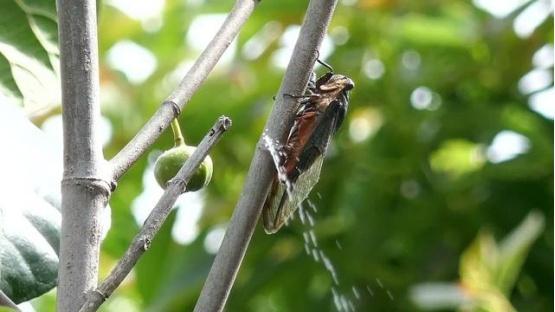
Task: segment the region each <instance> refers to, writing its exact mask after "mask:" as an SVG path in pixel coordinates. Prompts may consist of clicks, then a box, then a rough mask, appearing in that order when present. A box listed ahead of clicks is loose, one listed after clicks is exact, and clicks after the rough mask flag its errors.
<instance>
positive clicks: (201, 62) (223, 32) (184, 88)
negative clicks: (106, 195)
mask: <svg viewBox="0 0 555 312" xmlns="http://www.w3.org/2000/svg"><path fill="white" fill-rule="evenodd" d="M258 2H259V1H258V0H237V2H236V3H235V6H234V7H233V9H232V10H231V12H230V13H229V15H228V16H227V18H226V20H225V21H224V23H223V24H222V26H221V27H220V29H219V30H218V33H217V34H216V35H215V36H214V38H213V39H212V41H210V43H209V44H208V46H207V47H206V49H205V50H204V51H203V52H202V54H201V55H200V56H199V58H198V59H197V61H196V62H195V64H194V65H193V67H191V69H189V71H188V72H187V74H185V77H183V79H182V80H181V83H180V84H179V86H178V87H177V89H176V90H174V92H173V93H172V94H171V95H170V96H169V97H168V98H167V99H166V100H165V101H164V102H163V103H162V106H161V107H160V108H159V109H158V111H157V112H156V113H155V114H154V116H152V118H150V120H149V121H148V122H147V123H146V124H145V125H144V126H143V128H142V129H141V130H140V131H139V132H138V133H137V135H135V137H134V138H133V139H132V140H131V141H130V142H129V143H128V144H127V145H126V146H125V147H124V148H123V149H122V150H121V151H120V152H119V153H118V154H117V155H116V156H115V157H114V158H113V159H112V160H111V161H110V163H111V164H112V166H113V170H114V172H113V175H114V177H113V179H114V180H115V181H117V180H119V178H121V176H122V175H123V174H125V172H126V171H127V170H128V169H129V167H131V165H132V164H133V163H135V161H137V159H138V158H139V157H140V156H141V155H142V154H143V153H144V152H145V151H146V150H147V149H148V147H149V146H150V145H152V143H154V141H155V140H156V139H157V138H158V137H159V136H160V134H162V132H163V131H164V130H165V129H166V128H167V127H168V126H169V124H170V123H171V121H172V120H173V119H174V118H176V117H177V116H178V115H179V114H180V113H181V110H183V108H184V107H185V105H186V104H187V103H188V102H189V100H190V99H191V97H192V95H193V94H194V93H195V92H196V90H197V89H198V88H199V87H200V85H201V84H202V83H203V82H204V80H205V79H206V77H207V76H208V74H209V73H210V71H211V70H212V69H213V68H214V66H215V65H216V63H217V62H218V60H219V59H220V57H221V56H222V54H223V53H224V52H225V50H226V49H227V47H228V46H229V45H230V44H231V42H232V41H233V39H234V38H235V37H236V36H237V33H239V30H240V29H241V27H242V26H243V24H244V23H245V22H246V20H247V19H248V17H249V16H250V15H251V13H252V12H253V11H254V8H255V7H256V4H258Z"/></svg>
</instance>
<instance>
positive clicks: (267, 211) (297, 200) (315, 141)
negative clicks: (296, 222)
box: [262, 61, 354, 234]
mask: <svg viewBox="0 0 555 312" xmlns="http://www.w3.org/2000/svg"><path fill="white" fill-rule="evenodd" d="M319 62H320V61H319ZM320 63H321V64H322V65H324V66H326V67H328V68H329V69H330V72H328V73H326V74H324V75H323V76H322V77H320V78H318V79H317V80H316V79H315V78H314V77H315V76H314V74H313V75H312V77H313V78H311V81H310V82H309V84H308V88H307V94H306V95H302V96H293V97H295V98H299V99H301V101H300V105H299V109H298V110H297V114H296V116H295V121H294V123H293V127H291V130H290V131H289V136H288V138H287V141H286V143H285V144H284V145H283V146H282V148H281V149H282V150H281V152H280V159H279V163H278V164H277V165H278V168H277V169H278V170H279V171H280V172H282V173H283V174H282V175H283V176H285V181H283V180H281V179H280V178H279V175H278V174H277V172H276V174H275V175H274V179H273V181H272V186H271V188H270V192H269V195H268V197H267V198H266V202H265V203H264V209H263V216H262V217H263V222H264V229H265V231H266V233H268V234H271V233H275V232H277V231H278V230H279V229H280V228H281V227H282V226H283V224H285V222H286V221H287V220H288V219H289V217H290V216H291V215H292V214H293V212H295V210H296V209H297V207H298V206H299V205H300V204H301V203H302V202H303V201H304V200H305V199H306V198H307V197H308V194H309V193H310V191H311V190H312V188H313V187H314V185H315V184H316V183H317V182H318V178H319V176H320V170H321V168H322V161H323V158H324V155H325V153H326V150H327V148H328V145H329V142H330V139H331V137H332V135H333V134H335V132H337V130H338V129H339V127H340V126H341V123H342V122H343V119H344V118H345V114H346V113H347V107H348V104H349V91H350V90H351V89H352V88H353V87H354V83H353V81H352V80H351V79H350V78H348V77H346V76H343V75H339V74H334V73H333V70H332V69H331V67H329V66H328V65H327V64H325V63H322V62H320Z"/></svg>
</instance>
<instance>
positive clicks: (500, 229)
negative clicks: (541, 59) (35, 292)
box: [0, 0, 553, 311]
mask: <svg viewBox="0 0 555 312" xmlns="http://www.w3.org/2000/svg"><path fill="white" fill-rule="evenodd" d="M492 1H494V0H492ZM116 2H117V1H107V2H106V3H104V4H103V6H102V7H101V8H100V10H99V14H100V24H99V37H100V43H99V49H100V53H101V94H102V102H103V107H102V110H103V114H104V115H105V116H107V117H109V118H110V120H111V121H112V127H113V137H112V141H111V143H110V144H109V145H108V146H107V147H106V149H105V153H106V156H107V157H108V158H110V157H112V156H113V155H115V153H116V152H117V151H118V150H119V149H121V148H122V147H123V146H124V145H125V144H126V143H127V142H128V141H129V140H130V138H132V137H133V135H134V134H135V133H136V131H137V130H138V129H140V127H141V126H142V125H143V124H144V123H145V122H146V120H147V119H148V118H149V116H151V115H152V113H153V112H155V110H156V109H157V108H158V105H159V104H160V103H161V102H162V101H163V99H164V98H165V97H166V96H167V95H168V94H169V92H171V90H172V88H174V87H175V86H176V84H177V82H178V81H179V80H178V79H176V76H178V75H177V74H179V75H182V74H183V71H182V70H181V69H182V68H186V67H187V63H190V62H192V61H193V60H194V58H195V57H196V56H197V55H198V51H197V50H195V49H194V48H193V47H191V46H190V45H189V44H188V41H186V40H185V38H186V37H188V36H190V34H189V30H190V28H191V26H192V25H193V24H194V21H195V20H197V19H198V18H199V17H200V16H206V14H225V13H226V12H227V11H228V10H229V8H230V7H231V5H232V1H230V0H227V1H210V0H206V1H177V0H167V1H166V3H165V6H164V8H163V11H162V13H161V18H160V19H156V18H154V19H150V20H146V21H139V20H138V19H134V18H131V17H130V16H129V15H126V14H124V13H123V12H121V11H120V10H118V9H116V8H115V6H114V5H111V3H116ZM349 3H350V5H347V4H349ZM306 4H307V2H306V1H297V0H287V1H285V0H284V1H270V0H264V1H262V2H261V3H260V5H259V6H258V8H257V9H256V11H255V12H254V14H253V16H252V17H251V18H250V19H249V21H248V23H247V24H246V26H245V27H244V29H243V30H242V32H241V34H240V35H239V38H238V39H237V46H236V51H235V52H236V53H235V54H234V55H233V56H232V61H230V62H227V63H225V64H223V65H221V66H218V67H217V68H216V70H215V71H214V72H213V73H212V74H211V76H210V78H209V79H208V80H207V82H206V83H205V84H204V85H203V86H202V87H201V89H200V90H199V91H198V92H197V93H196V94H195V95H194V97H193V98H192V100H191V102H190V103H189V104H188V105H187V107H186V108H185V109H184V111H183V114H182V116H181V117H180V123H181V127H182V129H183V130H184V134H185V139H186V141H187V143H188V144H195V143H198V142H199V141H200V139H201V138H202V136H203V135H204V133H205V131H206V130H207V129H208V128H209V127H210V126H211V125H212V123H213V122H214V120H216V118H217V117H218V116H220V115H222V114H225V115H227V116H229V117H231V118H232V119H233V128H232V131H230V132H229V133H228V134H226V136H225V138H224V139H223V140H222V141H221V142H220V143H219V144H218V146H217V147H216V148H215V150H214V151H213V152H212V154H211V156H212V159H213V161H214V176H213V179H212V182H211V184H210V185H209V186H208V188H207V190H206V191H205V193H204V195H205V196H204V198H205V204H204V210H203V214H202V218H201V219H200V221H199V228H200V231H199V234H198V236H197V237H196V239H195V240H194V241H193V242H192V243H190V244H187V245H182V244H178V243H177V242H176V241H174V240H173V239H172V225H173V224H174V223H175V221H174V220H176V219H177V218H176V215H175V214H172V216H171V217H170V218H169V221H168V223H167V224H166V225H165V226H164V228H163V230H162V232H161V233H160V235H159V236H158V237H157V238H156V240H155V241H154V242H153V244H152V249H151V250H149V252H148V253H146V254H145V256H144V257H143V259H141V261H140V262H139V264H138V266H137V268H136V269H135V270H134V273H133V274H132V275H131V276H130V277H129V278H128V280H127V281H126V282H125V283H124V284H123V285H122V287H121V288H120V289H119V290H118V291H117V292H116V293H115V294H114V296H113V297H112V298H111V299H110V300H109V301H108V302H107V303H106V304H105V305H104V306H103V308H102V309H101V310H103V311H189V310H192V307H193V306H194V303H195V300H196V297H197V296H198V293H199V291H200V288H201V287H202V284H203V282H204V279H205V277H206V274H207V272H208V270H209V268H210V265H211V263H212V259H213V255H212V254H211V253H209V252H207V251H206V248H205V246H204V245H205V240H206V239H207V238H209V237H210V235H211V232H212V230H213V229H214V228H216V227H218V226H220V225H222V224H225V222H227V220H229V218H230V216H231V213H232V211H233V208H234V206H235V203H236V201H237V199H238V198H239V195H240V192H241V186H242V184H243V182H244V177H245V174H246V172H247V170H248V167H249V164H250V160H251V157H252V154H253V151H254V147H255V144H256V142H257V139H258V137H259V135H260V133H261V132H262V130H263V125H264V123H265V121H266V117H267V116H268V114H269V112H270V110H271V106H272V96H273V95H275V92H276V91H277V90H278V87H279V83H280V79H281V77H282V76H283V69H282V68H280V67H279V66H276V65H275V61H274V60H275V58H274V56H275V55H276V54H275V53H276V51H279V50H280V49H281V48H282V47H283V44H284V43H283V42H282V41H280V39H279V38H280V37H281V35H282V33H283V32H285V30H286V29H288V27H289V26H291V25H298V24H300V23H301V21H302V18H303V13H304V10H305V9H306ZM523 10H524V7H523V8H520V9H518V10H517V11H515V12H513V13H512V14H510V15H509V16H507V17H505V18H502V19H498V18H494V17H492V16H491V15H490V14H488V13H487V12H484V11H482V10H480V9H478V8H476V7H475V6H474V5H473V3H471V2H470V1H462V0H453V1H437V0H430V1H407V0H397V1H393V0H359V1H342V2H341V3H340V5H339V6H338V8H337V10H336V14H335V16H334V19H333V21H332V25H331V27H330V31H329V34H330V38H331V40H332V41H331V42H332V43H333V44H332V46H333V53H331V55H330V56H329V57H327V58H326V61H327V62H328V63H330V64H332V65H333V66H334V68H335V70H336V71H337V72H339V73H342V74H346V75H348V76H349V77H351V78H352V79H353V80H354V81H355V82H356V88H355V89H354V91H353V92H352V97H351V105H350V108H351V111H350V112H349V115H348V116H347V120H346V122H345V123H344V125H343V129H342V130H341V131H340V132H339V133H338V135H337V137H336V138H335V140H334V143H333V146H332V147H331V150H330V155H329V157H328V158H327V159H326V161H325V163H324V167H323V170H322V176H321V181H320V182H319V184H318V185H317V186H316V188H315V190H314V192H313V195H312V196H311V199H312V201H313V202H314V204H315V206H316V207H317V211H318V213H317V214H315V215H314V218H315V221H316V224H315V226H314V232H315V234H316V237H317V240H318V245H319V247H320V248H321V250H322V251H323V253H325V255H326V256H327V258H329V260H330V261H331V262H332V263H333V266H334V267H335V270H336V272H337V276H338V279H339V285H336V286H334V282H333V279H332V276H331V274H330V273H329V271H328V270H326V269H325V266H324V264H323V263H322V261H321V260H320V262H315V261H314V259H313V257H312V256H307V254H306V253H305V251H304V250H305V247H304V245H305V242H304V239H303V237H304V236H303V233H306V232H307V231H308V226H306V225H302V224H301V223H300V222H299V221H298V220H295V221H294V222H292V223H291V224H290V226H289V227H287V228H285V229H283V230H281V231H280V232H279V233H278V234H276V235H272V236H268V235H265V234H264V232H263V231H262V229H261V228H260V227H259V228H258V229H257V231H256V232H255V234H254V236H253V240H252V242H251V245H250V247H249V249H248V252H247V255H246V258H245V260H244V262H243V266H242V268H241V271H240V273H239V275H238V277H237V281H236V284H235V287H234V289H233V290H232V292H231V295H230V298H229V301H228V304H227V310H228V311H309V310H312V311H332V310H334V309H335V307H334V306H335V304H334V296H333V295H332V292H335V293H336V294H338V295H337V296H335V297H336V299H337V298H339V299H344V301H345V302H351V303H352V305H353V306H354V307H355V308H356V309H357V310H359V311H407V310H410V311H415V310H417V309H418V308H417V307H416V306H415V305H414V303H413V302H412V301H411V300H410V296H409V292H410V289H411V287H413V286H414V285H417V284H419V283H422V282H434V281H456V280H459V278H463V279H464V277H462V276H459V262H460V261H461V257H463V258H464V257H468V251H467V252H464V251H465V250H467V247H468V246H469V245H470V246H477V245H475V244H481V243H472V242H473V241H474V238H475V237H476V235H477V233H484V232H482V231H484V229H486V228H487V233H490V234H488V238H487V240H488V241H493V237H505V235H507V234H508V233H510V232H511V231H513V229H515V228H516V227H517V226H518V224H519V223H520V222H521V221H522V220H523V219H524V218H525V216H526V215H528V213H529V212H530V211H531V210H537V211H539V212H541V214H543V215H544V217H545V230H544V231H543V232H542V233H541V234H539V237H538V239H537V241H536V242H535V243H534V244H532V245H531V247H530V250H529V252H528V253H525V254H526V256H527V257H524V256H523V258H522V261H524V258H525V259H526V260H525V262H524V264H523V267H522V270H521V271H520V272H517V273H513V274H514V275H515V277H514V278H515V281H514V283H513V284H514V285H516V286H515V287H514V289H513V290H512V291H510V292H506V293H504V294H505V295H506V296H507V298H509V300H510V304H511V305H512V306H513V307H514V308H515V309H516V310H519V311H549V310H552V309H553V120H552V119H549V118H546V117H545V116H543V115H541V114H538V113H536V112H535V111H533V110H531V109H530V108H529V106H528V105H527V102H528V100H529V96H530V95H529V94H522V93H521V92H520V91H519V80H520V79H521V78H522V77H523V76H524V75H525V74H526V73H528V72H529V71H530V70H532V69H533V67H534V66H533V63H532V58H533V55H534V53H535V52H536V51H537V50H538V49H540V48H541V47H542V46H544V45H545V44H546V43H549V44H551V46H552V45H553V41H552V40H553V39H552V38H553V18H552V16H550V17H549V18H548V19H547V20H546V21H544V22H543V23H542V24H541V25H540V26H539V27H538V28H537V29H536V30H535V31H534V32H533V33H532V34H531V35H530V36H528V37H525V38H520V37H518V36H517V35H515V32H514V30H513V22H514V20H515V18H516V17H517V15H518V14H519V13H520V12H522V11H523ZM263 32H265V33H266V36H267V37H268V41H267V44H266V46H265V49H263V50H262V51H261V53H260V55H257V57H255V58H254V59H252V57H250V56H249V55H252V54H250V53H245V52H244V51H245V46H246V45H247V44H248V42H249V40H251V39H252V38H253V36H257V35H259V34H260V33H263ZM198 36H200V37H203V36H208V35H206V34H198V35H197V37H198ZM122 40H127V41H132V42H134V43H136V44H138V45H140V46H142V47H144V48H146V49H147V50H148V51H150V53H152V54H153V55H154V57H155V60H156V67H155V70H154V71H153V73H152V74H151V75H149V76H148V78H146V80H144V81H139V82H137V81H133V80H132V79H129V76H126V75H125V74H124V73H123V72H122V71H120V70H116V69H115V68H116V67H117V66H115V65H114V63H113V61H110V55H111V51H112V50H111V49H112V48H114V46H115V45H116V44H118V43H120V42H122ZM287 44H291V43H287ZM247 47H249V46H248V45H247ZM249 49H251V48H248V49H247V50H249ZM129 58H130V59H132V55H130V56H129ZM0 61H1V60H0ZM0 63H1V62H0ZM4 63H5V62H4ZM2 64H3V63H2ZM2 64H0V69H2V68H3V67H2ZM141 65H142V64H137V67H140V66H141ZM551 66H552V65H551ZM4 67H5V66H4ZM318 72H319V73H321V72H322V70H321V69H318ZM550 75H551V81H553V77H552V68H551V74H550ZM10 83H12V84H13V82H10ZM417 90H419V91H418V92H417ZM411 103H412V104H411ZM501 131H512V132H515V133H518V134H520V135H522V136H524V137H525V138H526V139H527V140H528V141H527V142H528V143H529V146H528V149H527V150H526V151H523V152H522V153H520V154H518V155H516V157H514V158H511V159H509V160H506V161H503V162H493V161H491V160H490V159H489V158H488V153H487V151H488V147H490V146H491V145H492V142H493V140H494V138H495V137H496V135H497V134H499V133H500V132H501ZM171 146H172V138H171V133H169V132H168V133H166V134H164V136H163V137H162V138H161V139H160V140H158V142H157V143H156V144H155V146H154V149H157V150H164V149H168V148H170V147H171ZM148 163H149V160H148V157H143V158H142V159H141V160H139V162H138V163H137V164H136V166H134V167H133V169H131V170H130V171H129V172H128V173H127V174H126V175H125V176H124V178H123V179H122V180H121V181H120V183H119V186H118V189H117V191H116V192H115V193H114V195H113V197H112V199H111V205H112V209H113V221H112V225H113V226H112V229H111V231H110V233H109V234H108V237H107V239H106V240H105V242H104V244H103V246H102V260H101V261H102V263H101V274H102V275H103V276H105V275H106V274H107V273H108V272H109V270H110V268H111V267H113V265H114V264H115V261H117V259H118V258H119V257H120V256H121V255H122V254H123V253H124V251H125V248H126V246H127V245H128V243H129V242H130V240H131V239H132V237H133V236H134V235H135V233H136V232H137V229H138V225H137V224H136V223H135V220H134V217H133V215H132V212H131V210H130V207H131V204H132V201H133V199H134V198H136V197H137V196H139V195H140V194H141V193H142V192H143V173H144V172H145V168H146V167H147V165H148ZM182 209H183V208H182ZM185 209H186V207H185ZM479 237H483V236H479ZM482 240H483V238H482V239H480V238H479V239H478V241H479V242H481V241H482ZM480 246H481V245H480ZM471 248H472V247H471ZM476 248H477V247H476ZM485 248H493V247H485ZM470 250H471V249H470ZM463 255H465V256H463ZM462 261H464V260H462ZM48 296H52V295H47V296H44V297H42V298H39V299H38V300H37V301H36V302H35V306H36V307H37V310H40V311H48V310H49V309H51V308H47V307H52V301H51V299H49V297H48ZM340 301H341V300H340ZM43 303H44V304H45V305H44V306H42V304H43Z"/></svg>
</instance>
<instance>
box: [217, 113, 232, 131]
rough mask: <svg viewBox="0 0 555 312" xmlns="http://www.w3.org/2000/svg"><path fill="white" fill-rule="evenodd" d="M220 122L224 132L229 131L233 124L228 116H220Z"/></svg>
mask: <svg viewBox="0 0 555 312" xmlns="http://www.w3.org/2000/svg"><path fill="white" fill-rule="evenodd" d="M219 122H220V123H221V127H222V130H224V131H227V130H228V129H229V128H230V127H231V125H232V124H233V123H232V122H231V119H230V118H229V117H227V116H220V118H219Z"/></svg>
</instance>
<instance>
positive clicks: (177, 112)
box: [162, 100, 181, 118]
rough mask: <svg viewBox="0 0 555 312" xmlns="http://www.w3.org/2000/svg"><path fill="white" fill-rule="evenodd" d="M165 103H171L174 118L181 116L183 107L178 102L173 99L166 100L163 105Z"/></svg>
mask: <svg viewBox="0 0 555 312" xmlns="http://www.w3.org/2000/svg"><path fill="white" fill-rule="evenodd" d="M164 105H169V106H170V107H171V109H172V111H173V118H177V117H179V115H181V107H179V105H177V103H175V102H174V101H171V100H165V101H164V102H163V103H162V106H164Z"/></svg>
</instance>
